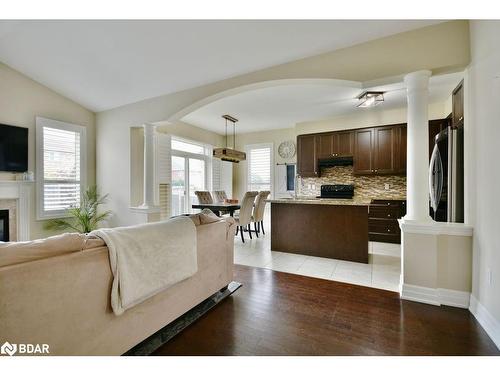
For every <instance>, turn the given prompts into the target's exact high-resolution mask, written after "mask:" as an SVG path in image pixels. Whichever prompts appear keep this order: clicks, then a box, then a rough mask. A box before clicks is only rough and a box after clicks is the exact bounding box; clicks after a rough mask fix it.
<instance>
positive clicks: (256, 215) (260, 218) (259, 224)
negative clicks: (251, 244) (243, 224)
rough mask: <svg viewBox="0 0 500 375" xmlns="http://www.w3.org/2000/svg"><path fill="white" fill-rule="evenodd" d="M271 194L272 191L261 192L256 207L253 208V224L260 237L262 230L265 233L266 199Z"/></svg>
mask: <svg viewBox="0 0 500 375" xmlns="http://www.w3.org/2000/svg"><path fill="white" fill-rule="evenodd" d="M269 194H271V192H270V191H261V192H260V193H259V194H258V195H257V198H255V207H254V208H253V215H252V222H253V225H254V229H255V234H256V235H257V237H259V233H260V231H261V230H262V234H266V232H264V211H265V209H266V199H267V197H269Z"/></svg>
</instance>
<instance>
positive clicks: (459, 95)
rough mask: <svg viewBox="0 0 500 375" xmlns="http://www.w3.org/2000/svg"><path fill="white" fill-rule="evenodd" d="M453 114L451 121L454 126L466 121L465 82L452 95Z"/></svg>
mask: <svg viewBox="0 0 500 375" xmlns="http://www.w3.org/2000/svg"><path fill="white" fill-rule="evenodd" d="M452 103H453V108H452V115H451V121H452V126H458V125H462V124H463V121H464V82H463V81H462V82H460V84H459V85H458V86H457V87H456V88H455V90H453V96H452Z"/></svg>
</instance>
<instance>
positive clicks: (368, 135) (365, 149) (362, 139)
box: [353, 128, 374, 174]
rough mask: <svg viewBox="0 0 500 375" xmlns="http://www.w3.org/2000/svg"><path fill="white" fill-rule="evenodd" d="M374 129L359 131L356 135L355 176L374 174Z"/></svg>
mask: <svg viewBox="0 0 500 375" xmlns="http://www.w3.org/2000/svg"><path fill="white" fill-rule="evenodd" d="M373 144H374V139H373V129H372V128H367V129H359V130H356V131H355V133H354V165H353V172H354V173H355V174H373V173H374V168H373Z"/></svg>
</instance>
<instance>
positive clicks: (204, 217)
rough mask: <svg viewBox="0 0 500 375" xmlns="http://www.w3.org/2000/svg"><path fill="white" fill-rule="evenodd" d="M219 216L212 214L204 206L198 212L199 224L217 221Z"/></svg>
mask: <svg viewBox="0 0 500 375" xmlns="http://www.w3.org/2000/svg"><path fill="white" fill-rule="evenodd" d="M220 219H221V218H220V217H219V216H217V215H216V214H214V213H213V212H212V211H211V210H209V209H208V208H204V209H203V211H201V212H200V221H201V224H210V223H215V222H216V221H219V220H220Z"/></svg>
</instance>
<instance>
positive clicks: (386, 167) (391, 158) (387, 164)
mask: <svg viewBox="0 0 500 375" xmlns="http://www.w3.org/2000/svg"><path fill="white" fill-rule="evenodd" d="M397 130H398V128H397V127H396V126H384V127H380V128H373V141H374V142H373V147H374V148H373V168H374V173H378V174H394V173H397V172H398V171H397V168H396V159H397V155H396V152H397V151H399V148H398V144H397V142H398V139H397Z"/></svg>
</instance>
